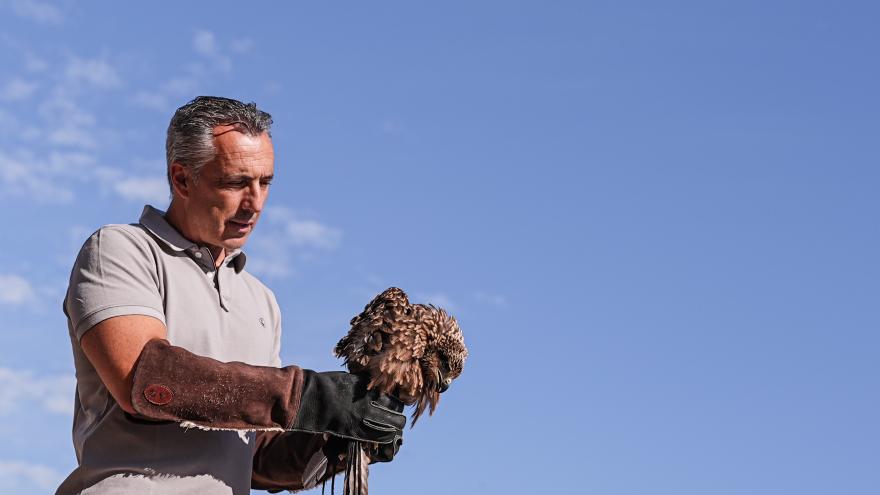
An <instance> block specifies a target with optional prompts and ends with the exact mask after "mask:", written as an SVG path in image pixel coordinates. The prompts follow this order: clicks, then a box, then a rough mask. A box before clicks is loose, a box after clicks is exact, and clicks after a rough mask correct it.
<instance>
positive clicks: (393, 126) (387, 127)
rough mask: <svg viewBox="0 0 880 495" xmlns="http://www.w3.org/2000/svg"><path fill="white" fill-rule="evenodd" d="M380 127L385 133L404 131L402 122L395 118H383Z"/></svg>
mask: <svg viewBox="0 0 880 495" xmlns="http://www.w3.org/2000/svg"><path fill="white" fill-rule="evenodd" d="M380 129H381V130H382V132H383V133H385V134H400V133H402V132H403V131H404V127H403V124H401V123H400V122H398V121H396V120H385V121H384V122H382V126H381V127H380Z"/></svg>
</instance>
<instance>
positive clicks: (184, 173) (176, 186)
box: [171, 163, 193, 198]
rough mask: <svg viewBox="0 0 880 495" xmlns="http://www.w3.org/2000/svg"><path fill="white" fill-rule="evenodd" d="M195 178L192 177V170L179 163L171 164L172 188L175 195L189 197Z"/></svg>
mask: <svg viewBox="0 0 880 495" xmlns="http://www.w3.org/2000/svg"><path fill="white" fill-rule="evenodd" d="M192 185H193V180H192V178H191V177H190V170H189V169H188V168H186V167H184V166H183V165H181V164H179V163H172V164H171V189H172V190H173V191H174V195H175V196H180V197H181V198H186V197H189V192H190V188H191V187H192Z"/></svg>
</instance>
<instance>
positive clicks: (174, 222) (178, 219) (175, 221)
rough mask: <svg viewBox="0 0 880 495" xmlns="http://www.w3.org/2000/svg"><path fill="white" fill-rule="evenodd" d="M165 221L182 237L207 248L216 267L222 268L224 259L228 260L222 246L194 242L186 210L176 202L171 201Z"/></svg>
mask: <svg viewBox="0 0 880 495" xmlns="http://www.w3.org/2000/svg"><path fill="white" fill-rule="evenodd" d="M165 220H166V221H167V222H168V223H169V224H170V225H171V226H172V227H174V228H175V229H176V230H177V231H178V232H180V235H182V236H183V237H184V238H185V239H187V240H189V241H191V242H194V243H196V244H199V245H203V246H205V247H207V248H208V251H210V252H211V256H212V257H213V258H214V267H215V268H220V264H221V263H223V260H224V259H226V250H225V249H223V247H222V246H214V245H211V244H200V243H199V241H197V240H194V239H193V237H192V236H191V235H190V234H189V232H187V229H186V222H185V220H186V211H184V209H183V208H182V207H181V206H179V205H178V204H177V203H176V202H174V201H171V205H170V206H169V207H168V211H167V212H165Z"/></svg>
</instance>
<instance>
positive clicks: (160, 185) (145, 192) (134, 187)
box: [112, 177, 170, 205]
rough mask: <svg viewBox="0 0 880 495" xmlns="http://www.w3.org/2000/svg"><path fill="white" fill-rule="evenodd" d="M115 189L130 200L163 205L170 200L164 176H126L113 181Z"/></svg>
mask: <svg viewBox="0 0 880 495" xmlns="http://www.w3.org/2000/svg"><path fill="white" fill-rule="evenodd" d="M112 186H113V191H114V192H116V194H118V195H120V196H122V197H123V198H125V199H127V200H129V201H139V202H147V203H151V204H154V205H161V204H164V203H167V202H168V201H169V194H170V192H169V190H168V182H167V181H166V179H165V178H164V177H125V178H122V179H119V180H116V181H114V182H113V183H112Z"/></svg>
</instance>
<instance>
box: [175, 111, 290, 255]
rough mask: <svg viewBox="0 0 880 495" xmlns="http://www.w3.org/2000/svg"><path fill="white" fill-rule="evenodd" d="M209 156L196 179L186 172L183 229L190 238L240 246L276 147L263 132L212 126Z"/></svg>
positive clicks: (260, 201)
mask: <svg viewBox="0 0 880 495" xmlns="http://www.w3.org/2000/svg"><path fill="white" fill-rule="evenodd" d="M214 146H215V148H216V150H217V154H216V157H215V159H214V160H212V161H210V162H208V163H207V164H205V166H204V167H202V170H201V172H200V174H199V177H198V179H197V180H196V181H193V180H192V175H191V174H190V173H189V170H185V171H184V172H183V173H185V174H186V175H187V183H188V186H187V187H186V191H187V194H186V197H185V198H184V203H185V208H184V210H185V211H186V218H185V220H184V223H185V226H182V227H183V229H182V230H183V234H184V235H185V236H186V237H187V238H189V239H190V240H191V241H193V242H197V243H200V244H206V245H209V246H213V247H217V248H223V249H225V250H226V251H227V252H228V251H231V250H234V249H239V248H241V247H242V246H243V245H244V243H245V241H246V240H247V238H248V236H250V234H251V232H252V231H253V229H254V226H255V225H256V223H257V219H258V218H259V217H260V212H261V211H262V210H263V205H264V204H265V202H266V198H267V197H268V196H269V183H270V182H272V177H273V175H274V171H275V152H274V150H273V148H272V140H271V139H270V138H269V136H268V134H266V133H263V134H260V135H259V136H249V135H247V134H244V133H241V132H238V131H236V130H235V129H234V127H233V126H218V127H216V128H214Z"/></svg>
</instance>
